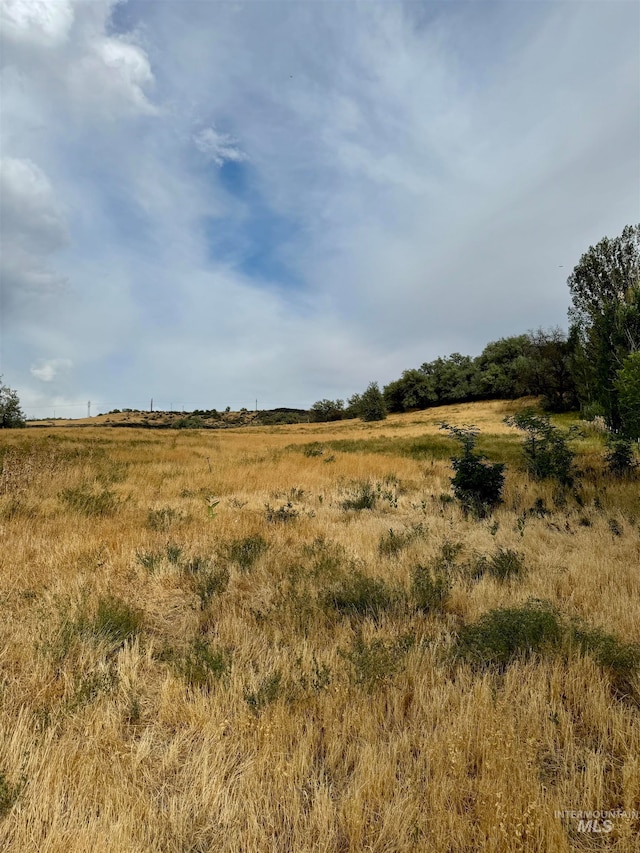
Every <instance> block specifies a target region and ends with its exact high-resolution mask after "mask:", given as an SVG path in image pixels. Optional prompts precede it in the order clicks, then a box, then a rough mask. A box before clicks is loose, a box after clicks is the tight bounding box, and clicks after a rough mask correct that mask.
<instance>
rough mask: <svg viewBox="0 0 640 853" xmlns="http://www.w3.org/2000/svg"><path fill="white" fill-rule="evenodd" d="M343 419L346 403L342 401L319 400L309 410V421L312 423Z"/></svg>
mask: <svg viewBox="0 0 640 853" xmlns="http://www.w3.org/2000/svg"><path fill="white" fill-rule="evenodd" d="M343 417H344V402H343V401H342V400H318V402H317V403H314V404H313V406H311V408H310V409H309V420H310V421H311V422H312V423H327V422H328V421H339V420H341V419H342V418H343Z"/></svg>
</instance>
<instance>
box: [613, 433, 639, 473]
mask: <svg viewBox="0 0 640 853" xmlns="http://www.w3.org/2000/svg"><path fill="white" fill-rule="evenodd" d="M607 443H608V452H607V455H606V457H605V458H606V461H607V467H608V468H609V471H610V472H611V473H612V474H615V475H616V476H617V477H623V476H625V475H629V474H631V473H632V472H633V471H634V469H635V468H636V467H637V464H638V463H637V462H636V459H635V453H634V449H633V448H634V442H633V441H632V439H630V438H625V437H624V436H612V437H610V438H609V440H608V442H607Z"/></svg>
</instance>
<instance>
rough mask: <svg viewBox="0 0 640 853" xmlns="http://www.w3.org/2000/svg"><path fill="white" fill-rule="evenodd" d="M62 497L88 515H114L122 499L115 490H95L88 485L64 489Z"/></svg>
mask: <svg viewBox="0 0 640 853" xmlns="http://www.w3.org/2000/svg"><path fill="white" fill-rule="evenodd" d="M60 497H61V499H62V500H63V501H64V503H66V505H67V506H68V507H69V508H70V509H72V510H75V512H79V513H81V514H82V515H88V516H94V515H95V516H107V515H114V513H115V512H116V511H117V510H118V508H119V506H120V501H119V499H118V498H117V496H116V495H115V494H114V493H113V492H110V491H109V490H108V489H105V488H103V489H102V491H100V492H94V491H93V490H92V489H91V487H90V486H87V485H83V486H79V487H78V488H76V489H64V490H63V491H62V492H61V493H60Z"/></svg>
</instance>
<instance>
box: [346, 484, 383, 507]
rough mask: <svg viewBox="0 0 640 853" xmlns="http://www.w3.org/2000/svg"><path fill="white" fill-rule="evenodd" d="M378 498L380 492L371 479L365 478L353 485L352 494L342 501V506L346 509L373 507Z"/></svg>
mask: <svg viewBox="0 0 640 853" xmlns="http://www.w3.org/2000/svg"><path fill="white" fill-rule="evenodd" d="M377 500H378V492H377V491H376V489H375V488H374V486H373V484H372V483H371V482H369V480H363V481H362V482H360V483H355V484H354V485H353V486H352V489H351V494H350V495H349V497H348V498H345V500H343V501H342V503H341V504H340V506H341V507H342V509H344V510H351V509H354V510H362V509H373V508H374V507H375V505H376V503H377Z"/></svg>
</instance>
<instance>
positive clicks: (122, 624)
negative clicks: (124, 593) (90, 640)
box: [88, 595, 144, 646]
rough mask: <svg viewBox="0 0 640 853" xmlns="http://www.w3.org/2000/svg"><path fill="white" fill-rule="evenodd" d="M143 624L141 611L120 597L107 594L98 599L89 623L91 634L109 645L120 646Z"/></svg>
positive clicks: (139, 629) (137, 631)
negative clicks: (93, 615) (94, 612)
mask: <svg viewBox="0 0 640 853" xmlns="http://www.w3.org/2000/svg"><path fill="white" fill-rule="evenodd" d="M143 624H144V619H143V616H142V613H141V612H140V611H139V610H137V609H136V608H134V607H131V606H130V605H129V604H127V602H126V601H123V600H122V599H121V598H118V597H117V596H114V595H109V596H106V597H103V598H100V599H99V600H98V607H97V609H96V614H95V617H94V619H93V620H92V622H91V623H90V624H89V626H88V627H89V628H90V631H91V634H93V635H94V636H95V637H96V638H98V639H100V640H105V641H106V642H107V643H109V645H111V646H121V645H123V644H124V643H125V642H126V641H127V640H130V639H132V638H133V637H135V636H136V634H138V633H139V632H140V631H141V630H142V626H143Z"/></svg>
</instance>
